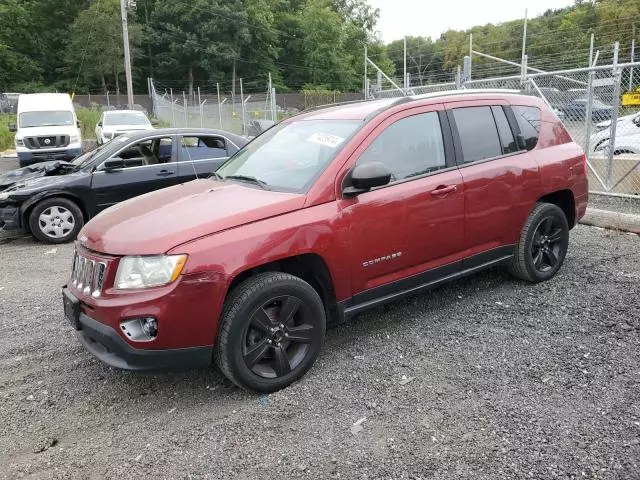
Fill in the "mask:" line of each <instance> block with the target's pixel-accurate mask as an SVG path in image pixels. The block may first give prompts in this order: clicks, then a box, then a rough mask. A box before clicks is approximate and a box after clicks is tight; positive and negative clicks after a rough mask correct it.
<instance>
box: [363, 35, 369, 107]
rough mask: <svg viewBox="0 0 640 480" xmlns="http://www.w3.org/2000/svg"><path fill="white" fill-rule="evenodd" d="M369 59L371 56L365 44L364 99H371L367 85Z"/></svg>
mask: <svg viewBox="0 0 640 480" xmlns="http://www.w3.org/2000/svg"><path fill="white" fill-rule="evenodd" d="M368 60H369V57H368V56H367V44H366V43H365V44H364V89H363V90H364V99H365V100H369V98H368V97H369V92H368V91H367V90H368V85H367V61H368Z"/></svg>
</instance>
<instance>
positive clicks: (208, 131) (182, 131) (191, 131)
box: [122, 128, 246, 141]
mask: <svg viewBox="0 0 640 480" xmlns="http://www.w3.org/2000/svg"><path fill="white" fill-rule="evenodd" d="M152 135H153V136H158V135H220V136H222V137H227V138H229V139H231V140H234V139H243V140H245V141H246V139H245V138H244V137H242V136H241V135H236V134H235V133H231V132H227V131H225V130H216V129H213V128H155V129H153V130H141V131H139V132H130V133H129V132H127V133H126V134H124V135H122V136H123V137H125V136H126V137H127V138H129V139H131V140H136V139H138V138H143V137H149V136H152Z"/></svg>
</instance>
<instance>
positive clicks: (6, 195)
mask: <svg viewBox="0 0 640 480" xmlns="http://www.w3.org/2000/svg"><path fill="white" fill-rule="evenodd" d="M9 195H10V193H9V192H4V193H0V202H3V201H5V200H6V199H7V198H9Z"/></svg>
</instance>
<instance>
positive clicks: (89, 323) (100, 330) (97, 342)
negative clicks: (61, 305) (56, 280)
mask: <svg viewBox="0 0 640 480" xmlns="http://www.w3.org/2000/svg"><path fill="white" fill-rule="evenodd" d="M63 290H65V291H66V292H65V293H66V295H71V296H72V297H73V294H71V293H70V292H69V291H68V289H66V288H64V289H63ZM74 298H75V297H74ZM78 327H79V329H78V330H77V331H76V335H77V337H78V340H79V341H80V343H82V345H84V347H85V348H86V349H87V350H88V351H89V352H90V353H91V354H93V355H94V356H95V357H97V358H98V359H99V360H101V361H102V362H104V363H106V364H107V365H110V366H112V367H116V368H121V369H123V370H135V371H145V370H184V369H193V368H202V367H208V366H209V365H211V361H212V352H213V349H212V347H211V346H201V347H190V348H174V349H165V350H147V349H140V348H134V347H132V346H131V345H129V344H128V343H127V342H126V341H124V340H123V339H122V337H121V336H120V335H119V334H118V332H116V331H115V330H114V329H113V328H111V327H110V326H108V325H105V324H104V323H101V322H98V321H97V320H94V319H93V318H91V317H89V316H88V315H87V314H85V313H84V312H80V317H79V319H78Z"/></svg>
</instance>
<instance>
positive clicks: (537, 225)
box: [509, 203, 569, 283]
mask: <svg viewBox="0 0 640 480" xmlns="http://www.w3.org/2000/svg"><path fill="white" fill-rule="evenodd" d="M568 246H569V225H568V222H567V217H566V216H565V214H564V212H563V211H562V209H561V208H560V207H558V206H557V205H553V204H551V203H538V204H536V206H535V208H534V209H533V211H532V212H531V214H530V215H529V218H528V219H527V221H526V222H525V224H524V227H523V228H522V233H521V235H520V241H519V242H518V245H517V246H516V251H515V254H514V257H513V259H512V261H511V264H510V266H509V270H510V272H511V273H512V274H513V275H515V276H516V277H518V278H521V279H523V280H527V281H529V282H534V283H537V282H543V281H545V280H549V279H550V278H552V277H553V276H554V275H555V274H556V273H557V272H558V270H560V267H561V266H562V263H563V262H564V259H565V256H566V255H567V248H568Z"/></svg>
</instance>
